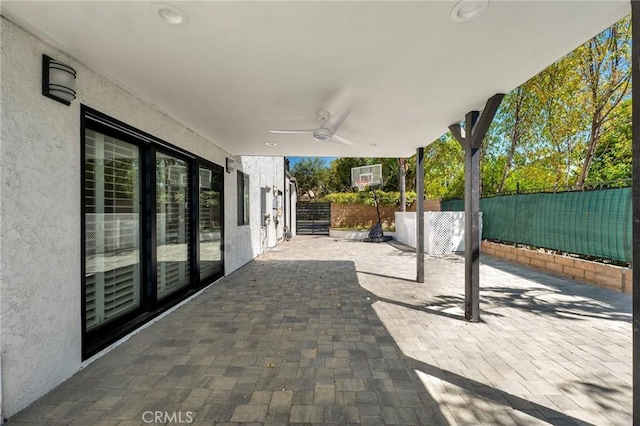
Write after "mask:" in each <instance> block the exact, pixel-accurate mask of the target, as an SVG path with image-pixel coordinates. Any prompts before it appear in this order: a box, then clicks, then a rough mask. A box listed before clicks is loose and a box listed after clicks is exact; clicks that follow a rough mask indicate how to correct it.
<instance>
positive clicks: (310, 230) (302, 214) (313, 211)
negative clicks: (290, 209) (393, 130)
mask: <svg viewBox="0 0 640 426" xmlns="http://www.w3.org/2000/svg"><path fill="white" fill-rule="evenodd" d="M330 223H331V203H311V202H308V201H298V203H297V207H296V234H297V235H329V224H330Z"/></svg>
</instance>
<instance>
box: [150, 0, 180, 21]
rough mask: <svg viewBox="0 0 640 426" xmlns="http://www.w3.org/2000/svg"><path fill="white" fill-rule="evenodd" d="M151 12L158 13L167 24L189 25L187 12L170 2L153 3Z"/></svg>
mask: <svg viewBox="0 0 640 426" xmlns="http://www.w3.org/2000/svg"><path fill="white" fill-rule="evenodd" d="M151 12H153V13H154V14H156V15H158V16H159V17H160V19H162V20H163V21H164V22H166V23H167V24H171V25H187V24H188V23H189V18H188V17H187V14H186V13H184V12H183V11H181V10H180V9H178V8H177V7H175V6H174V5H172V4H169V3H154V4H152V5H151Z"/></svg>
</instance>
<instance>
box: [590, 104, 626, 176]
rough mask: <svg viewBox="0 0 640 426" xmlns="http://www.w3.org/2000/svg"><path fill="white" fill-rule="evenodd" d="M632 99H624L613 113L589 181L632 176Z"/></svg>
mask: <svg viewBox="0 0 640 426" xmlns="http://www.w3.org/2000/svg"><path fill="white" fill-rule="evenodd" d="M630 142H631V99H630V98H629V99H626V100H625V101H623V102H622V103H621V104H620V105H619V106H618V107H617V108H616V110H615V111H614V112H613V113H612V119H611V121H610V122H609V126H608V128H607V130H606V132H605V133H604V135H603V136H602V138H601V140H600V145H599V146H598V149H597V150H596V153H595V156H594V160H593V164H592V165H591V168H590V170H589V177H588V179H587V183H590V184H593V183H597V182H607V181H613V180H619V179H630V178H631V143H630Z"/></svg>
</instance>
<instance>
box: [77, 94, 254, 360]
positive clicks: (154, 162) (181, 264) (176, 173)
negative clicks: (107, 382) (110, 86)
mask: <svg viewBox="0 0 640 426" xmlns="http://www.w3.org/2000/svg"><path fill="white" fill-rule="evenodd" d="M81 109H82V135H83V144H82V147H81V151H82V153H81V158H82V162H81V166H82V176H83V181H82V194H83V197H82V225H81V229H82V250H83V257H82V262H81V276H82V288H81V293H80V294H81V298H82V357H83V359H87V358H88V357H90V356H92V355H93V354H95V353H97V352H98V351H99V350H101V349H102V348H104V347H106V346H107V345H109V344H110V343H112V342H114V341H116V340H117V339H118V338H120V337H122V336H123V335H125V334H127V333H129V332H130V331H132V330H134V329H135V328H137V327H139V326H140V325H142V324H144V323H145V322H147V321H149V320H150V319H152V318H154V317H156V316H157V315H159V314H161V313H162V312H164V311H166V310H167V309H169V308H170V307H172V306H174V305H175V304H177V303H179V302H180V301H182V300H184V299H185V298H187V297H189V296H190V295H192V294H194V293H195V292H196V291H198V290H199V289H201V288H202V287H204V286H205V285H207V284H210V283H212V282H213V281H214V280H215V279H216V278H218V277H221V276H223V275H224V263H223V260H224V253H223V247H224V226H222V225H223V223H224V220H223V219H224V217H223V216H224V196H223V195H224V194H223V189H224V180H223V179H224V175H225V174H224V169H223V168H222V167H220V166H218V165H215V164H213V163H208V162H206V161H205V160H203V159H201V158H198V157H196V156H194V155H192V154H190V153H188V152H186V151H184V150H181V149H180V148H177V147H174V146H172V145H170V144H168V143H167V142H164V141H162V140H159V139H157V138H154V137H153V136H151V135H148V134H146V133H143V132H141V131H139V130H137V129H134V128H132V127H130V126H127V125H126V124H124V123H122V122H119V121H117V120H114V119H113V118H111V117H108V116H106V115H104V114H101V113H99V112H98V111H95V110H92V109H91V108H88V107H86V106H84V105H83V106H82V107H81ZM242 182H243V184H244V182H245V180H244V179H243V180H242ZM243 193H244V192H243ZM246 195H247V196H246V199H247V202H248V178H247V191H246ZM247 221H248V209H247Z"/></svg>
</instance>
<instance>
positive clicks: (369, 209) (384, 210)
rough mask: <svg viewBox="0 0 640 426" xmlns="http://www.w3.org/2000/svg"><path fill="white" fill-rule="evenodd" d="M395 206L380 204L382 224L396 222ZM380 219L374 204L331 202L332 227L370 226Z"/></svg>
mask: <svg viewBox="0 0 640 426" xmlns="http://www.w3.org/2000/svg"><path fill="white" fill-rule="evenodd" d="M397 209H398V208H397V207H395V206H380V218H381V219H382V226H391V225H393V224H394V223H395V212H396V210H397ZM377 221H378V213H377V212H376V208H375V207H374V206H363V205H361V204H336V203H331V227H332V228H346V227H349V228H351V227H362V228H369V227H371V226H373V225H375V223H376V222H377Z"/></svg>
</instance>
